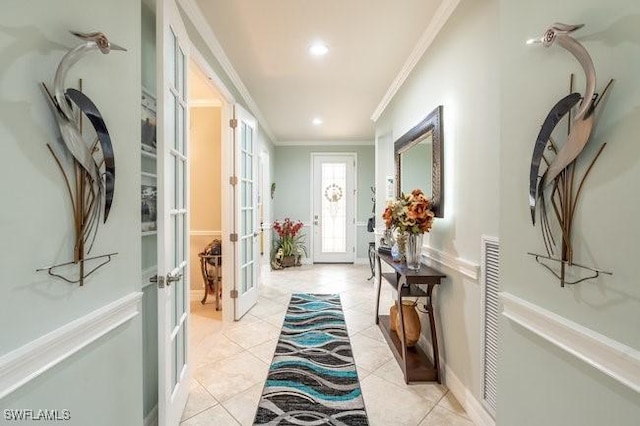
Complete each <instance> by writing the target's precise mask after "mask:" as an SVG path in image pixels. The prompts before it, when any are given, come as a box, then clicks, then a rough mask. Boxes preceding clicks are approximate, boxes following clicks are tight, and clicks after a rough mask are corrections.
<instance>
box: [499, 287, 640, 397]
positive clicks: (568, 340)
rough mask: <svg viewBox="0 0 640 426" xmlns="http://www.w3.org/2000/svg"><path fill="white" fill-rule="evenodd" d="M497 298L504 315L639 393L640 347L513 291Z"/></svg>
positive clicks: (501, 294) (503, 293)
mask: <svg viewBox="0 0 640 426" xmlns="http://www.w3.org/2000/svg"><path fill="white" fill-rule="evenodd" d="M500 298H501V299H502V304H503V307H504V309H503V312H502V314H503V315H504V316H505V317H506V318H508V319H509V320H511V321H513V322H515V323H517V324H519V325H521V326H522V327H524V328H526V329H527V330H529V331H531V332H533V333H535V334H537V335H538V336H540V337H542V338H543V339H545V340H547V341H548V342H550V343H552V344H554V345H556V346H557V347H559V348H561V349H564V350H565V351H567V352H568V353H570V354H571V355H573V356H575V357H576V358H578V359H581V360H582V361H584V362H586V363H587V364H589V365H590V366H592V367H593V368H596V369H597V370H600V371H601V372H602V373H604V374H606V375H607V376H609V377H611V378H613V379H615V380H617V381H619V382H620V383H622V384H624V385H626V386H628V387H629V388H631V389H633V390H634V391H636V392H638V393H640V351H637V350H636V349H633V348H631V347H629V346H626V345H624V344H622V343H620V342H618V341H616V340H613V339H610V338H609V337H607V336H604V335H602V334H599V333H596V332H595V331H593V330H591V329H589V328H587V327H584V326H582V325H580V324H577V323H575V322H573V321H570V320H568V319H566V318H564V317H562V316H560V315H557V314H554V313H553V312H550V311H547V310H546V309H544V308H542V307H540V306H538V305H535V304H533V303H530V302H527V301H526V300H523V299H521V298H519V297H517V296H514V295H513V294H510V293H507V292H502V293H500Z"/></svg>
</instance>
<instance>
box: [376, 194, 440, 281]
mask: <svg viewBox="0 0 640 426" xmlns="http://www.w3.org/2000/svg"><path fill="white" fill-rule="evenodd" d="M429 207H430V203H429V199H428V198H427V197H426V196H425V195H424V193H423V192H422V190H421V189H414V190H413V191H411V194H406V195H405V194H401V195H400V197H398V199H397V200H394V201H390V202H389V203H388V204H387V206H386V208H385V209H384V213H383V214H382V218H383V219H384V223H385V225H386V227H387V229H392V230H395V231H396V232H397V233H398V235H399V236H401V237H400V238H399V240H400V241H402V240H405V239H406V237H405V235H406V236H408V240H407V243H408V244H407V250H406V257H407V266H408V267H409V268H410V269H414V270H417V269H420V254H421V253H420V251H421V249H422V234H424V233H425V232H429V230H430V229H431V227H432V226H433V218H434V216H435V215H434V214H433V212H432V211H431V210H430V209H429Z"/></svg>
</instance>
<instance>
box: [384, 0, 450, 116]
mask: <svg viewBox="0 0 640 426" xmlns="http://www.w3.org/2000/svg"><path fill="white" fill-rule="evenodd" d="M459 3H460V0H443V2H442V3H440V6H439V7H438V9H437V10H436V12H435V13H434V14H433V17H432V18H431V20H430V21H429V25H427V28H426V29H425V31H424V33H422V36H421V37H420V39H419V40H418V43H416V46H415V47H414V48H413V50H412V51H411V54H410V55H409V57H408V58H407V60H406V62H405V63H404V65H403V66H402V68H401V69H400V72H398V75H397V76H396V78H395V79H394V80H393V82H392V83H391V86H389V88H388V89H387V92H386V93H385V94H384V96H383V97H382V100H381V101H380V103H379V104H378V106H377V107H376V109H375V111H374V112H373V114H371V120H373V121H378V118H380V116H381V115H382V113H383V112H384V110H385V109H386V108H387V106H388V105H389V103H390V102H391V100H392V99H393V97H394V96H395V95H396V93H397V92H398V90H399V89H400V87H402V84H403V83H404V82H405V80H406V79H407V78H408V77H409V74H411V71H413V68H415V66H416V64H417V63H418V61H420V59H421V58H422V56H423V55H424V53H425V52H426V51H427V49H428V48H429V46H431V43H433V40H435V38H436V36H437V35H438V33H439V32H440V30H441V29H442V27H443V26H444V24H445V23H446V22H447V20H448V19H449V17H450V16H451V15H452V14H453V12H454V10H456V7H458V4H459Z"/></svg>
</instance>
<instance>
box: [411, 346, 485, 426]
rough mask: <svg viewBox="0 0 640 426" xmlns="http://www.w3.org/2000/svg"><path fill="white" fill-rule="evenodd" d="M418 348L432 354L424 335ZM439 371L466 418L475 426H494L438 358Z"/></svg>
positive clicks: (480, 406)
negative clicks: (464, 412)
mask: <svg viewBox="0 0 640 426" xmlns="http://www.w3.org/2000/svg"><path fill="white" fill-rule="evenodd" d="M418 346H419V347H420V348H421V349H422V350H423V351H425V353H427V354H431V353H433V349H432V347H431V343H430V342H429V341H428V340H427V338H426V337H425V336H424V335H421V336H420V340H418ZM440 366H441V371H440V374H442V375H443V376H441V377H443V380H442V382H443V384H444V385H446V386H447V388H448V389H449V391H450V392H451V393H452V394H453V396H455V397H456V400H457V401H458V402H459V403H460V405H462V408H464V410H465V411H466V412H467V416H469V418H470V419H471V420H472V421H473V422H474V423H475V424H476V425H477V426H495V424H496V422H495V420H494V419H493V417H491V415H490V414H489V413H488V412H487V411H486V410H485V408H484V407H483V406H482V403H481V402H480V401H478V400H477V399H476V397H475V396H474V395H473V393H471V391H470V390H469V389H468V388H467V387H466V386H465V385H464V383H462V381H461V380H460V379H459V378H458V376H457V375H456V374H455V373H454V372H453V370H452V369H451V368H449V366H448V365H447V363H446V362H445V360H444V359H442V358H440Z"/></svg>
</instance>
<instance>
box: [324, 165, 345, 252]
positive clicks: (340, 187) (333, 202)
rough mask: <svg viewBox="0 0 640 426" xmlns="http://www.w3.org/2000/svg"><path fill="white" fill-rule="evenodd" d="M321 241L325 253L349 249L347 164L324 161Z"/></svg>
mask: <svg viewBox="0 0 640 426" xmlns="http://www.w3.org/2000/svg"><path fill="white" fill-rule="evenodd" d="M321 173H322V174H321V189H322V191H323V193H322V194H321V197H322V198H321V199H322V205H321V215H322V216H321V220H320V223H321V224H322V227H321V236H320V238H321V241H322V246H321V247H322V252H323V253H345V252H346V251H347V203H346V185H347V165H346V164H345V163H344V162H341V163H322V167H321Z"/></svg>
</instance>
